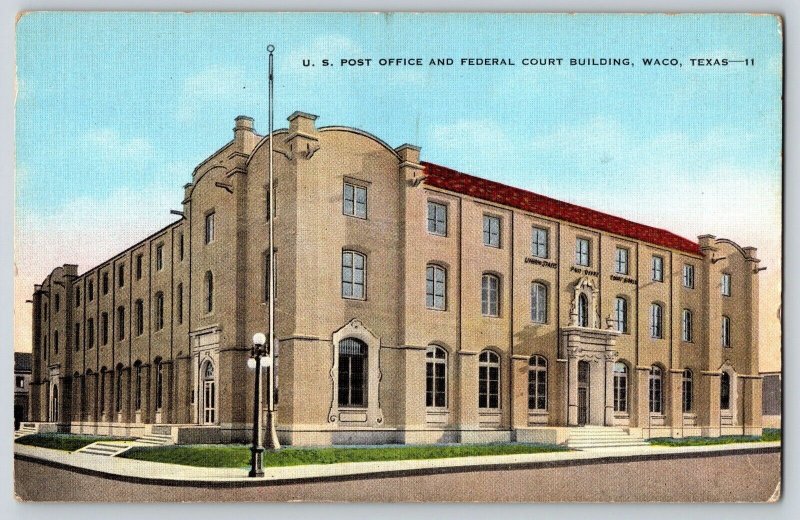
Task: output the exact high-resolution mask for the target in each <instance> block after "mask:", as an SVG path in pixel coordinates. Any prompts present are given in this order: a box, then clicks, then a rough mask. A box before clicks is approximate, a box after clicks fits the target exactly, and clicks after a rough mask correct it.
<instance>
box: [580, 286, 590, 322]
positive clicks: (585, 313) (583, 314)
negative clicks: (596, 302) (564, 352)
mask: <svg viewBox="0 0 800 520" xmlns="http://www.w3.org/2000/svg"><path fill="white" fill-rule="evenodd" d="M588 326H589V298H587V297H586V295H585V294H583V293H581V294H579V295H578V327H588Z"/></svg>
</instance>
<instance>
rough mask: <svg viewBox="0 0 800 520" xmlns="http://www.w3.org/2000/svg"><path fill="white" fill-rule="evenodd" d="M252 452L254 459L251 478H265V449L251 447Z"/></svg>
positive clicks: (251, 464)
mask: <svg viewBox="0 0 800 520" xmlns="http://www.w3.org/2000/svg"><path fill="white" fill-rule="evenodd" d="M250 452H251V453H252V457H251V459H250V473H248V474H247V475H248V476H249V477H263V476H264V448H263V447H261V446H257V447H251V448H250Z"/></svg>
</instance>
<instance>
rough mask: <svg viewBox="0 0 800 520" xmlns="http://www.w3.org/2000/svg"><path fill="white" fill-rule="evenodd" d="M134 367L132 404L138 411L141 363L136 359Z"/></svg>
mask: <svg viewBox="0 0 800 520" xmlns="http://www.w3.org/2000/svg"><path fill="white" fill-rule="evenodd" d="M134 368H135V369H136V378H135V380H134V386H133V396H134V398H133V404H134V408H135V409H136V410H137V411H138V410H141V409H142V364H141V363H140V362H138V361H137V362H136V364H135V365H134Z"/></svg>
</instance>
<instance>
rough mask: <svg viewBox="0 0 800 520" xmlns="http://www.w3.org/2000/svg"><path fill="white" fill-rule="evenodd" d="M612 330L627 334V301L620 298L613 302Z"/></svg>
mask: <svg viewBox="0 0 800 520" xmlns="http://www.w3.org/2000/svg"><path fill="white" fill-rule="evenodd" d="M614 328H615V329H616V330H617V332H623V333H625V332H628V300H627V299H625V298H624V297H622V296H617V298H616V299H615V300H614Z"/></svg>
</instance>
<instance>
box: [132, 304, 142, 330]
mask: <svg viewBox="0 0 800 520" xmlns="http://www.w3.org/2000/svg"><path fill="white" fill-rule="evenodd" d="M133 308H134V311H135V313H136V335H137V336H141V335H142V334H144V303H143V302H142V300H136V303H135V304H134V306H133Z"/></svg>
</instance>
